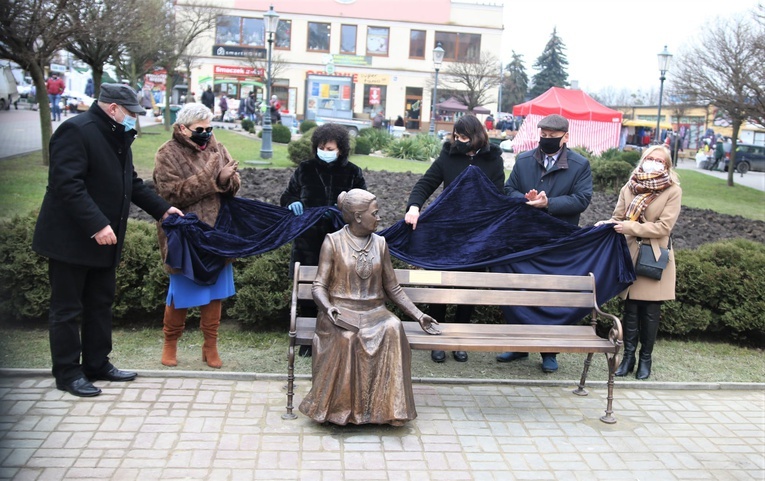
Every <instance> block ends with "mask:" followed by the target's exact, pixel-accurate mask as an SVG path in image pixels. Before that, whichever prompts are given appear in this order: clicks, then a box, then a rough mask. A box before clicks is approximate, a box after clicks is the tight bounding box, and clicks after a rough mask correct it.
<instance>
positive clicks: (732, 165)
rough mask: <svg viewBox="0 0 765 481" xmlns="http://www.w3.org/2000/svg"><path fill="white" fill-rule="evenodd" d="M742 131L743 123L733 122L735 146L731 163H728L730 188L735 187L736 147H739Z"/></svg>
mask: <svg viewBox="0 0 765 481" xmlns="http://www.w3.org/2000/svg"><path fill="white" fill-rule="evenodd" d="M740 130H741V121H740V120H737V119H734V120H733V138H732V139H731V141H732V142H733V145H732V146H731V149H730V161H729V162H728V187H733V173H734V172H735V171H736V169H735V165H736V147H738V133H739V131H740Z"/></svg>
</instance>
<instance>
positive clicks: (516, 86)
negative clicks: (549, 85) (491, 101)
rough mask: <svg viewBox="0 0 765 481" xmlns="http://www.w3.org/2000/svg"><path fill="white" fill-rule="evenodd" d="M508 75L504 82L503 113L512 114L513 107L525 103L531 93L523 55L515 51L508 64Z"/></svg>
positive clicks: (506, 69)
mask: <svg viewBox="0 0 765 481" xmlns="http://www.w3.org/2000/svg"><path fill="white" fill-rule="evenodd" d="M505 71H506V72H507V73H508V75H507V76H505V77H504V78H503V81H502V109H501V110H502V111H503V112H512V110H513V106H514V105H518V104H520V103H523V102H524V101H525V100H526V94H527V93H528V91H529V76H528V74H526V66H525V65H523V55H522V54H518V53H515V50H513V60H512V61H511V62H510V63H509V64H507V66H506V67H505Z"/></svg>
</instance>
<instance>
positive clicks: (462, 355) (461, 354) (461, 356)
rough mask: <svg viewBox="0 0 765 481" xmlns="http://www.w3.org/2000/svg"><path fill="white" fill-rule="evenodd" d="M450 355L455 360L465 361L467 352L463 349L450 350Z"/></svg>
mask: <svg viewBox="0 0 765 481" xmlns="http://www.w3.org/2000/svg"><path fill="white" fill-rule="evenodd" d="M452 356H454V360H455V361H457V362H467V353H466V352H465V351H452Z"/></svg>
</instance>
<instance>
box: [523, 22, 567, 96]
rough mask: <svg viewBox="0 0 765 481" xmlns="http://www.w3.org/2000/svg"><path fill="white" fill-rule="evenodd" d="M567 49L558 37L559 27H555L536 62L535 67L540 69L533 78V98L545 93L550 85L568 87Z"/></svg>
mask: <svg viewBox="0 0 765 481" xmlns="http://www.w3.org/2000/svg"><path fill="white" fill-rule="evenodd" d="M565 50H566V46H565V45H564V44H563V41H562V40H561V39H560V37H558V32H557V28H553V32H552V35H550V40H549V41H548V42H547V45H546V46H545V49H544V51H543V52H542V55H540V56H539V57H537V61H536V63H535V64H534V69H535V70H539V72H538V73H537V74H535V75H534V78H533V83H534V86H533V87H532V88H531V97H532V98H534V97H537V96H538V95H540V94H543V93H545V92H546V91H547V90H548V89H549V88H550V87H568V85H569V83H568V73H567V72H566V66H567V65H568V60H567V59H566V54H565Z"/></svg>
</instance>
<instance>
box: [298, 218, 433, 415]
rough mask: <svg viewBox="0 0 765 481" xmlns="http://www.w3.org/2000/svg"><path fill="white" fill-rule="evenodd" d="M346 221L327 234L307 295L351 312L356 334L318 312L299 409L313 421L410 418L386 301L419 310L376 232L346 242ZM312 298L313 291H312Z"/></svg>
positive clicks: (410, 401)
mask: <svg viewBox="0 0 765 481" xmlns="http://www.w3.org/2000/svg"><path fill="white" fill-rule="evenodd" d="M354 239H355V238H351V237H350V235H349V233H348V227H347V226H346V227H344V228H343V229H342V230H340V231H338V232H335V233H332V234H328V235H327V237H326V239H325V240H324V244H323V245H322V251H321V259H320V261H319V272H318V274H317V277H316V280H315V281H314V284H313V293H314V299H316V300H317V303H319V300H320V298H321V296H325V297H324V299H327V300H328V302H329V304H330V305H334V306H337V307H340V308H346V309H350V310H353V311H356V312H358V313H359V314H360V317H361V324H360V327H359V330H358V332H354V331H352V330H346V329H343V328H341V327H338V326H336V325H335V324H334V323H333V322H332V320H331V319H329V316H327V314H326V312H324V311H323V310H322V309H320V310H319V315H318V317H317V321H316V332H315V334H314V338H313V384H312V387H311V391H310V392H309V393H308V395H307V396H306V397H305V399H303V402H302V403H300V412H302V413H303V414H305V415H306V416H309V417H311V418H312V419H313V420H315V421H318V422H325V421H329V422H331V423H334V424H340V425H345V424H348V423H353V424H367V423H372V424H393V425H401V424H403V423H405V422H406V421H409V420H412V419H414V418H415V417H417V411H416V410H415V407H414V395H413V393H412V376H411V361H412V358H411V350H410V348H409V343H408V341H407V339H406V334H405V333H404V328H403V326H402V324H401V320H400V319H399V318H398V317H396V316H395V315H393V313H391V312H390V311H389V310H388V309H387V308H386V307H385V298H386V294H387V296H388V298H389V299H391V301H393V302H394V303H396V304H397V305H399V306H400V307H401V308H402V310H403V311H404V312H405V313H407V315H410V316H412V317H414V318H417V316H418V315H421V313H420V311H419V309H417V308H416V307H415V306H414V304H413V303H412V302H411V301H410V300H409V298H408V297H406V295H405V294H404V293H403V291H402V289H401V286H399V284H398V281H397V280H396V275H395V273H394V271H393V266H392V264H391V262H390V254H389V253H388V245H387V244H386V242H385V239H384V238H383V237H380V236H378V235H375V234H372V237H371V240H370V242H369V244H368V245H367V246H366V247H367V249H366V250H361V249H359V248H358V247H359V246H358V245H355V244H353V240H354ZM317 296H318V297H317Z"/></svg>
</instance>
